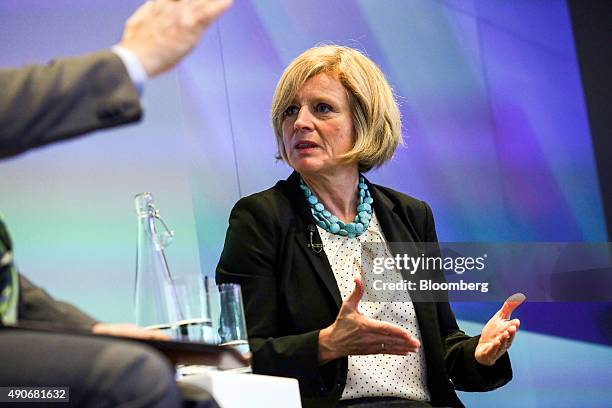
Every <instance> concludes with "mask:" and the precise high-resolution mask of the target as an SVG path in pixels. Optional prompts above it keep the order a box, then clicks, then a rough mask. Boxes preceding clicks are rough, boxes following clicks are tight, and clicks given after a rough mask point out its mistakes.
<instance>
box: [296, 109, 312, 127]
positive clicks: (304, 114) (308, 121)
mask: <svg viewBox="0 0 612 408" xmlns="http://www.w3.org/2000/svg"><path fill="white" fill-rule="evenodd" d="M293 128H294V129H295V130H302V129H304V130H312V129H313V122H312V115H311V113H310V110H309V109H308V106H302V107H301V108H300V111H299V112H298V113H297V117H296V118H295V122H293Z"/></svg>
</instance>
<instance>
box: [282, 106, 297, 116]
mask: <svg viewBox="0 0 612 408" xmlns="http://www.w3.org/2000/svg"><path fill="white" fill-rule="evenodd" d="M298 111H299V108H298V107H297V106H295V105H291V106H289V107H288V108H287V109H285V116H293V115H295V114H297V113H298Z"/></svg>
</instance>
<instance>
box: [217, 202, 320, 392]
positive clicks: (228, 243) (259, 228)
mask: <svg viewBox="0 0 612 408" xmlns="http://www.w3.org/2000/svg"><path fill="white" fill-rule="evenodd" d="M273 207H274V205H273V204H271V203H265V202H262V201H260V200H259V199H257V198H253V197H246V198H242V199H241V200H239V201H238V203H237V204H236V205H235V207H234V208H233V210H232V212H231V215H230V220H229V227H228V230H227V235H226V237H225V245H224V248H223V252H222V254H221V258H220V261H219V264H218V266H217V270H216V280H217V282H218V283H230V282H231V283H238V284H240V285H241V289H242V295H243V298H244V308H245V315H246V322H247V331H248V335H249V344H250V347H251V352H252V353H253V371H254V372H255V373H257V374H266V375H277V376H284V377H293V378H297V379H298V380H299V382H300V389H301V392H302V394H313V393H321V392H323V391H326V389H327V386H326V385H325V384H324V381H323V378H322V371H321V370H323V371H325V368H324V367H325V366H323V367H322V368H320V366H319V363H318V341H319V330H314V331H311V332H307V333H302V334H294V335H286V333H283V330H282V327H283V322H282V321H280V320H281V319H280V318H279V314H280V313H279V309H278V308H279V307H280V306H279V305H280V301H279V298H280V294H279V285H278V276H277V273H280V272H277V271H278V270H280V265H281V263H282V259H280V258H282V255H281V254H282V253H283V246H284V241H285V235H286V228H287V227H286V224H287V223H281V222H280V221H279V218H278V216H277V214H276V211H275V210H274V209H273ZM281 224H285V225H281ZM323 374H324V376H325V373H323ZM325 377H326V376H325Z"/></svg>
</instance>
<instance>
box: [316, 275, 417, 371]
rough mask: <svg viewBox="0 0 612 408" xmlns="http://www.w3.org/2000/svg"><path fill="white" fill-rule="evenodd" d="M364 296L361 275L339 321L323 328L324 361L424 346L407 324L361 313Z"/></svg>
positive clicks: (398, 352)
mask: <svg viewBox="0 0 612 408" xmlns="http://www.w3.org/2000/svg"><path fill="white" fill-rule="evenodd" d="M362 296H363V283H362V282H361V278H360V277H357V278H355V289H354V290H353V293H351V294H350V295H349V297H348V298H346V299H345V300H344V302H342V306H341V307H340V312H339V313H338V317H336V321H335V322H334V323H333V324H332V325H331V326H329V327H326V328H325V329H323V330H321V331H320V332H319V363H320V364H324V363H326V362H328V361H331V360H334V359H337V358H340V357H346V356H349V355H365V354H395V355H406V354H408V353H414V352H416V351H417V350H418V349H419V347H420V346H421V343H420V342H419V341H418V340H417V339H416V338H415V337H413V336H412V335H411V334H410V332H409V331H408V330H406V329H404V328H403V327H400V326H397V325H395V324H392V323H388V322H383V321H380V320H375V319H370V318H369V317H366V316H364V315H362V314H361V313H359V302H360V301H361V297H362Z"/></svg>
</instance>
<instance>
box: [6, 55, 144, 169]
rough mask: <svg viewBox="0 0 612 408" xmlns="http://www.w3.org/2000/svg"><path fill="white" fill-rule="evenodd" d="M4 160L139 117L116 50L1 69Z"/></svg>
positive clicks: (135, 98) (133, 91)
mask: <svg viewBox="0 0 612 408" xmlns="http://www.w3.org/2000/svg"><path fill="white" fill-rule="evenodd" d="M0 89H1V90H2V91H1V92H0V158H1V157H9V156H13V155H16V154H18V153H21V152H24V151H26V150H28V149H30V148H33V147H37V146H42V145H45V144H48V143H52V142H54V141H58V140H62V139H68V138H71V137H75V136H78V135H81V134H83V133H87V132H90V131H92V130H96V129H102V128H107V127H111V126H116V125H120V124H125V123H129V122H133V121H137V120H139V119H140V117H141V115H142V109H141V106H140V101H139V95H138V92H137V91H136V89H135V87H134V85H133V84H132V81H131V80H130V77H129V75H128V73H127V70H126V68H125V66H124V65H123V62H122V61H121V59H120V58H119V57H118V56H117V55H115V54H114V53H113V52H111V51H101V52H97V53H94V54H90V55H85V56H80V57H74V58H63V59H58V60H55V61H52V62H50V63H49V64H47V65H30V66H25V67H22V68H15V69H0Z"/></svg>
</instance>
